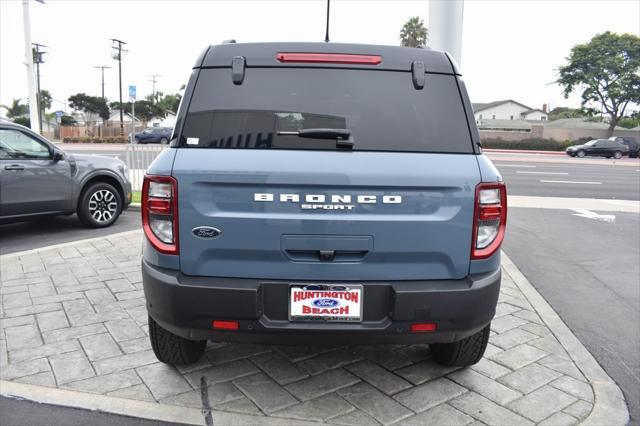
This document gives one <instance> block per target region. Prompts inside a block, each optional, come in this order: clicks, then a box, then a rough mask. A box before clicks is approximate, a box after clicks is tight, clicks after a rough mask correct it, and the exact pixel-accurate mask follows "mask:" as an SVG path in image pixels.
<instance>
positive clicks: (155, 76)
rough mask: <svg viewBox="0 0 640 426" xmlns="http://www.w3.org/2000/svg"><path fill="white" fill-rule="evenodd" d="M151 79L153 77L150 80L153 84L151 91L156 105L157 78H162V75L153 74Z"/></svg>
mask: <svg viewBox="0 0 640 426" xmlns="http://www.w3.org/2000/svg"><path fill="white" fill-rule="evenodd" d="M149 77H151V80H149V81H150V82H151V84H152V86H151V87H152V89H151V93H152V95H153V98H152V99H153V103H156V83H157V82H158V79H157V77H162V76H161V75H160V74H153V75H150V76H149Z"/></svg>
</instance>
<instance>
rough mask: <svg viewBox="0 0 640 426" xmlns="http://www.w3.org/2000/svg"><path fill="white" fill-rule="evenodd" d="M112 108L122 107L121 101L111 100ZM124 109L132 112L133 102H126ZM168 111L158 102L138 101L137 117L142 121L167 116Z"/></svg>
mask: <svg viewBox="0 0 640 426" xmlns="http://www.w3.org/2000/svg"><path fill="white" fill-rule="evenodd" d="M109 106H111V108H112V109H120V102H111V104H109ZM122 110H123V111H124V112H126V113H129V114H130V113H131V103H125V104H123V105H122ZM166 115H167V112H166V111H165V110H163V109H162V108H160V107H159V106H158V105H157V104H154V103H153V102H151V101H148V100H144V101H136V118H139V119H141V120H142V121H149V120H151V119H152V118H154V117H165V116H166Z"/></svg>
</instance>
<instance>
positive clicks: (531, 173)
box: [516, 170, 569, 176]
mask: <svg viewBox="0 0 640 426" xmlns="http://www.w3.org/2000/svg"><path fill="white" fill-rule="evenodd" d="M516 173H521V174H529V175H565V176H566V175H568V174H569V173H567V172H523V171H522V170H518V171H517V172H516Z"/></svg>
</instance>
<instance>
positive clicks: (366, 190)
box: [172, 149, 480, 281]
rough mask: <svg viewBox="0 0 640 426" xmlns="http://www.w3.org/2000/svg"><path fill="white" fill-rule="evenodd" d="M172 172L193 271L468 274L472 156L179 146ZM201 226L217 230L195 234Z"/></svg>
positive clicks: (358, 276) (337, 276)
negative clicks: (325, 255)
mask: <svg viewBox="0 0 640 426" xmlns="http://www.w3.org/2000/svg"><path fill="white" fill-rule="evenodd" d="M172 174H173V176H174V177H175V178H176V179H177V180H178V182H179V188H178V203H179V212H180V216H179V238H180V266H181V270H182V272H183V273H185V274H187V275H193V276H217V277H244V278H258V279H289V280H306V281H308V280H332V279H334V280H413V279H460V278H463V277H465V276H466V275H467V274H468V271H469V258H470V248H471V238H472V224H473V217H472V216H473V208H474V197H475V186H476V184H477V183H478V182H479V181H480V174H479V170H478V165H477V162H476V158H475V156H474V155H460V154H435V153H400V152H398V153H393V152H384V153H381V152H336V151H315V152H314V153H313V155H309V153H308V152H307V151H295V150H262V151H254V153H253V154H252V155H247V152H246V151H245V150H221V149H205V150H203V149H198V150H194V149H178V150H177V154H176V158H175V162H174V168H173V172H172ZM256 194H258V195H256ZM296 195H297V196H298V199H299V200H300V201H299V202H295V200H296V197H295V196H296ZM283 196H284V197H283ZM305 196H311V198H309V200H310V202H307V201H305ZM323 196H324V200H323ZM332 196H339V198H337V199H336V198H332ZM347 196H350V199H349V198H348V197H347ZM385 196H386V198H384V197H385ZM281 197H283V198H281ZM373 197H375V199H374V198H373ZM270 199H272V200H273V201H270ZM281 199H282V200H283V201H281ZM261 200H264V201H261ZM266 200H269V201H266ZM345 200H346V202H345ZM373 200H375V202H374V201H373ZM333 201H336V202H333ZM383 201H387V202H383ZM309 205H311V206H313V205H318V206H320V207H312V208H309V207H306V208H305V207H304V206H309ZM326 206H329V207H326ZM335 206H342V207H335ZM345 206H352V207H345ZM200 226H210V227H215V228H217V229H219V230H220V231H221V234H220V235H219V236H218V237H216V238H207V239H203V238H199V237H196V236H195V235H194V233H193V232H192V230H193V229H194V228H197V227H200ZM320 251H325V252H332V251H333V255H334V257H333V258H332V259H329V260H327V259H324V260H323V259H321V256H320Z"/></svg>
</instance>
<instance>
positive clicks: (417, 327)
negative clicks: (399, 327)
mask: <svg viewBox="0 0 640 426" xmlns="http://www.w3.org/2000/svg"><path fill="white" fill-rule="evenodd" d="M436 328H437V325H436V323H435V322H416V323H413V324H411V332H412V333H428V332H431V331H436Z"/></svg>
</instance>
